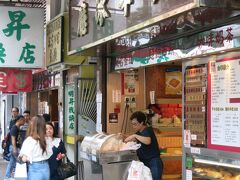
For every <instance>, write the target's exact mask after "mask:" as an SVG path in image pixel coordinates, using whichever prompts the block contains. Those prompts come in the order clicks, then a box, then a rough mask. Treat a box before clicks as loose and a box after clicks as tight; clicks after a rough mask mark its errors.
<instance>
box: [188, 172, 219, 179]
mask: <svg viewBox="0 0 240 180" xmlns="http://www.w3.org/2000/svg"><path fill="white" fill-rule="evenodd" d="M193 176H197V177H199V178H200V179H208V180H221V178H212V177H209V176H205V175H201V174H199V173H197V172H193Z"/></svg>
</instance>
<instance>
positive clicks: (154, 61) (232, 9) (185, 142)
mask: <svg viewBox="0 0 240 180" xmlns="http://www.w3.org/2000/svg"><path fill="white" fill-rule="evenodd" d="M155 3H156V4H155ZM162 3H163V2H162V1H161V2H158V1H154V2H149V1H148V2H147V1H141V2H140V3H139V4H138V5H136V4H134V3H131V4H125V5H126V6H125V7H128V8H129V7H130V9H131V10H130V11H124V10H125V9H124V8H123V9H121V10H119V13H114V11H113V10H112V9H114V8H112V7H116V6H117V4H114V3H113V2H112V1H109V4H107V5H109V7H110V8H109V10H110V13H111V17H110V16H108V18H103V19H101V21H97V20H96V24H95V22H93V21H94V20H92V19H91V20H90V21H89V22H90V23H89V24H88V25H89V26H85V27H87V28H88V30H89V33H86V34H84V35H83V34H81V33H82V32H83V31H81V30H82V29H81V28H80V29H78V27H76V25H77V24H78V23H74V22H76V21H77V20H79V21H80V20H81V18H80V17H82V16H80V12H82V11H81V8H84V7H85V6H82V4H81V6H79V5H78V4H77V3H76V2H73V1H72V2H71V7H72V8H71V11H70V13H71V15H72V17H75V18H73V19H72V20H71V21H70V26H71V27H72V29H71V30H72V31H71V32H70V33H71V37H72V41H70V52H69V54H74V53H81V52H83V53H88V50H89V52H91V50H93V51H94V50H95V52H96V54H98V53H99V51H100V52H101V51H102V47H104V46H106V50H103V53H100V54H104V53H105V54H106V55H105V56H103V57H104V58H105V59H106V61H108V62H107V63H108V69H107V71H106V72H107V73H106V84H105V85H106V95H105V96H103V97H101V96H100V97H98V98H99V99H105V100H106V102H105V103H106V114H105V115H103V116H102V114H101V115H99V116H98V114H97V117H101V118H104V119H101V122H104V121H105V123H106V131H105V132H107V133H109V134H117V133H120V132H121V133H124V134H127V135H129V134H131V133H133V129H132V126H131V122H130V120H129V117H130V116H131V114H132V113H133V112H134V111H139V110H140V111H143V112H145V113H146V115H147V117H148V118H149V124H150V126H152V127H153V128H154V132H155V134H156V136H157V140H158V144H159V148H160V152H161V158H162V160H163V162H164V172H163V178H164V179H197V178H199V179H208V178H216V177H213V176H212V174H228V175H229V176H228V177H229V178H235V176H237V175H238V170H239V169H238V170H236V167H238V164H237V165H236V163H237V162H238V160H237V161H234V159H235V160H236V158H237V155H239V154H238V153H239V149H238V146H239V142H236V144H235V145H234V143H233V142H234V140H233V139H239V137H237V134H239V131H238V132H237V130H235V129H234V128H232V127H233V126H236V124H237V123H239V121H238V120H236V118H235V116H234V115H233V114H234V113H233V114H232V115H231V114H230V115H229V114H228V113H226V119H230V120H227V122H228V123H227V125H225V124H223V123H222V124H221V127H219V128H220V129H218V126H219V122H222V121H225V118H224V119H221V118H222V117H224V116H223V114H224V112H225V111H231V112H235V115H236V114H237V109H238V107H235V106H237V103H238V98H237V95H238V94H237V90H236V89H238V87H237V86H238V85H237V82H238V80H237V79H234V78H235V77H237V75H236V74H234V73H235V70H232V69H233V68H232V67H237V62H238V53H237V50H238V49H239V20H238V19H239V14H240V12H239V10H238V9H239V3H238V2H236V1H194V2H193V1H191V2H186V1H184V2H180V1H179V2H175V1H174V3H173V2H172V3H173V4H171V3H170V4H171V6H170V5H169V6H170V7H166V9H164V8H163V6H162ZM186 4H187V5H186ZM114 5H115V6H114ZM143 6H145V8H144V7H143ZM104 7H105V8H107V7H106V6H104ZM164 7H165V6H164ZM161 8H162V9H161ZM174 8H176V9H175V11H174V10H173V9H174ZM137 9H138V10H137ZM139 9H141V10H142V11H140V10H139ZM159 10H161V13H159ZM96 11H97V8H96ZM83 12H85V11H83ZM93 12H95V11H93V10H92V11H89V17H93V16H92V15H93ZM78 13H79V14H78ZM121 13H122V14H121ZM159 14H160V15H159ZM85 15H86V14H85ZM125 15H126V16H125ZM123 16H125V17H123ZM77 17H79V19H78V18H77ZM117 17H118V21H116V18H117ZM119 17H120V18H119ZM124 18H125V19H124ZM139 18H140V19H141V18H142V19H141V20H140V19H139ZM120 21H121V22H123V23H122V24H124V23H125V25H126V26H125V27H123V26H122V24H121V23H116V22H120ZM101 22H104V23H105V24H101ZM134 23H136V24H134ZM120 24H121V27H118V25H120ZM106 27H107V28H106ZM121 28H123V29H124V28H126V30H123V29H121ZM78 32H79V33H80V34H79V35H78V36H77V33H78ZM84 32H86V31H84ZM87 38H88V40H89V41H90V40H91V39H94V42H92V41H91V42H88V40H87ZM80 40H82V41H80ZM83 40H86V41H83ZM85 50H86V51H85ZM233 59H234V60H233ZM110 62H111V63H110ZM213 62H214V63H213ZM223 62H225V63H226V64H221V63H223ZM233 62H234V63H233ZM228 64H231V65H228ZM211 65H212V68H209V67H211ZM218 68H219V71H221V72H222V71H225V70H227V69H228V70H230V69H231V73H230V74H232V75H231V76H232V77H227V75H226V78H227V79H228V80H229V79H231V80H232V81H230V82H232V83H233V85H232V84H229V85H228V86H224V85H223V84H227V83H226V80H225V81H224V79H225V76H224V74H225V73H220V72H219V73H218V74H212V71H213V72H217V71H218ZM214 69H215V70H214ZM233 72H234V73H233ZM226 74H227V73H226ZM220 75H222V76H224V77H222V76H220ZM210 79H211V81H210ZM217 79H219V80H221V83H219V82H217ZM233 86H234V88H233ZM210 87H212V88H213V87H214V88H215V89H214V92H212V89H211V88H210ZM220 87H221V90H218V88H220ZM228 87H229V88H230V87H231V88H232V89H235V90H231V91H232V92H231V94H232V95H234V96H233V97H230V98H229V102H232V104H234V105H233V106H231V103H230V105H229V106H227V105H226V107H225V106H224V107H219V104H224V103H223V101H224V100H221V101H220V100H218V97H219V98H220V96H221V98H220V99H223V98H224V95H225V94H224V95H223V94H221V93H223V92H224V91H225V90H226V89H228ZM224 88H225V90H224ZM100 91H101V89H100ZM98 98H97V102H98ZM209 99H211V100H210V101H209ZM225 100H226V99H225ZM226 101H228V100H226ZM224 102H225V101H224ZM214 103H215V104H214ZM103 105H104V103H103ZM225 109H226V110H225ZM209 111H210V112H209ZM218 111H220V112H222V114H220V112H218ZM236 116H237V115H236ZM220 117H221V118H220ZM231 123H232V124H231ZM234 123H235V124H234ZM213 124H214V125H213ZM225 126H227V127H229V128H227V130H226V131H225V130H224V128H225ZM220 132H221V133H225V136H222V137H220V136H217V134H218V133H220ZM221 138H223V139H221ZM224 138H225V140H224ZM231 138H232V139H231ZM226 139H227V140H226ZM222 155H224V156H225V157H226V158H222ZM204 161H205V162H209V161H210V165H207V164H203V165H202V164H200V163H202V162H204ZM214 163H216V164H217V166H213V164H214ZM221 163H224V164H225V165H226V166H227V167H226V168H225V167H223V166H221V167H220V166H218V165H220V164H221ZM235 165H236V166H235ZM233 166H234V167H233ZM198 170H199V171H200V172H203V173H198ZM207 170H208V171H210V174H207ZM211 173H212V174H211ZM221 177H222V178H223V179H224V178H225V175H221ZM225 179H227V176H226V178H225Z"/></svg>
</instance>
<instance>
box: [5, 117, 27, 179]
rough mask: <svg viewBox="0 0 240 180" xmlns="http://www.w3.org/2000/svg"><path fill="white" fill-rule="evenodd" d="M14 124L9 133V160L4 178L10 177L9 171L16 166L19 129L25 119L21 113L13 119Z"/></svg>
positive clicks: (19, 146) (19, 145)
mask: <svg viewBox="0 0 240 180" xmlns="http://www.w3.org/2000/svg"><path fill="white" fill-rule="evenodd" d="M15 121H16V124H15V125H13V127H12V128H11V130H10V135H11V145H10V148H9V149H10V153H11V155H10V161H9V162H8V166H7V169H6V173H5V177H4V180H7V179H11V173H12V171H13V170H14V168H15V166H16V160H17V156H18V152H19V149H20V148H21V144H20V143H19V139H18V138H19V130H20V126H22V125H24V123H25V119H24V117H23V116H22V115H19V116H17V117H16V119H15Z"/></svg>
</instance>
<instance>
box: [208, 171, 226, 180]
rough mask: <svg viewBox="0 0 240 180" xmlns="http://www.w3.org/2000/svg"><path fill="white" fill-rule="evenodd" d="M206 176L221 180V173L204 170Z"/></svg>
mask: <svg viewBox="0 0 240 180" xmlns="http://www.w3.org/2000/svg"><path fill="white" fill-rule="evenodd" d="M206 173H207V176H209V177H212V178H219V179H220V178H222V177H223V176H222V173H220V172H217V171H214V170H206Z"/></svg>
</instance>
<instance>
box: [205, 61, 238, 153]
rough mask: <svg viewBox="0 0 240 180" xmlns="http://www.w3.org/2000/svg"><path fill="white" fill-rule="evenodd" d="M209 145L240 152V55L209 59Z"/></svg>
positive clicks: (213, 147)
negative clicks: (210, 60) (215, 59)
mask: <svg viewBox="0 0 240 180" xmlns="http://www.w3.org/2000/svg"><path fill="white" fill-rule="evenodd" d="M208 79H209V87H208V92H209V93H208V99H209V104H208V109H209V111H208V117H209V118H208V120H209V122H208V123H209V124H208V134H209V136H208V147H209V148H212V149H219V150H226V151H233V152H240V91H239V89H240V57H234V58H224V59H220V60H217V61H216V62H214V61H212V62H210V63H209V74H208Z"/></svg>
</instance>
